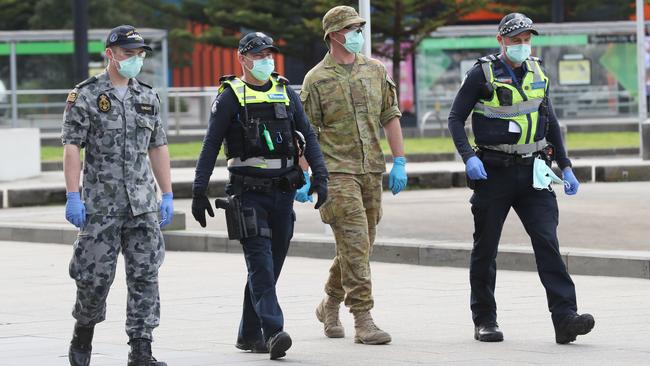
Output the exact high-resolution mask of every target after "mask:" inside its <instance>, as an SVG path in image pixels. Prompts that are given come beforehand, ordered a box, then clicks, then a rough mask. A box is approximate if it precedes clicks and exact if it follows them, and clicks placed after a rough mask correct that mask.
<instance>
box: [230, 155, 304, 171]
mask: <svg viewBox="0 0 650 366" xmlns="http://www.w3.org/2000/svg"><path fill="white" fill-rule="evenodd" d="M293 160H294V159H293V158H282V159H266V158H264V157H257V156H256V157H252V158H248V159H246V160H241V158H230V159H228V167H229V168H233V167H240V166H250V167H254V168H261V169H283V168H288V167H292V166H293V164H294V161H293Z"/></svg>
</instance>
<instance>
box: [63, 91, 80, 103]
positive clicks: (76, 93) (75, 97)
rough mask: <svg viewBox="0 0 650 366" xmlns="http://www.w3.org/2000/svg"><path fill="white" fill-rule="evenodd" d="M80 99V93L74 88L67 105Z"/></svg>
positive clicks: (69, 94)
mask: <svg viewBox="0 0 650 366" xmlns="http://www.w3.org/2000/svg"><path fill="white" fill-rule="evenodd" d="M78 97H79V91H78V90H77V88H74V89H72V90H70V93H68V98H67V99H66V100H65V101H66V102H67V103H71V104H72V103H74V102H76V101H77V98H78Z"/></svg>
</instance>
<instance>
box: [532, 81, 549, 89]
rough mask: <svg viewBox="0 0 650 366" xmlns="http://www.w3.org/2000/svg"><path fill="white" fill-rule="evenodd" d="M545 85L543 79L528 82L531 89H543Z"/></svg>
mask: <svg viewBox="0 0 650 366" xmlns="http://www.w3.org/2000/svg"><path fill="white" fill-rule="evenodd" d="M545 86H546V82H544V81H543V80H542V81H536V82H534V83H532V84H530V87H531V88H532V89H544V87H545Z"/></svg>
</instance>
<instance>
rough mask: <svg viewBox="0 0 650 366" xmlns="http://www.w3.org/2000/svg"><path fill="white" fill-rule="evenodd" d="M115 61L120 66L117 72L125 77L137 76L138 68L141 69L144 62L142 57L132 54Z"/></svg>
mask: <svg viewBox="0 0 650 366" xmlns="http://www.w3.org/2000/svg"><path fill="white" fill-rule="evenodd" d="M115 61H116V62H117V63H118V64H119V65H120V68H119V69H118V70H117V72H119V73H120V75H122V76H124V77H125V78H127V79H131V78H134V77H136V76H138V74H139V73H140V70H142V65H143V64H144V58H142V57H140V56H133V57H129V58H127V59H126V60H122V61H117V60H115Z"/></svg>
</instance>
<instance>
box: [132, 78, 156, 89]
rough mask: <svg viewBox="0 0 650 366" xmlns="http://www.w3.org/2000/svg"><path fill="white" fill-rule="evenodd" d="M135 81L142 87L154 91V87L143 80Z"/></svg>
mask: <svg viewBox="0 0 650 366" xmlns="http://www.w3.org/2000/svg"><path fill="white" fill-rule="evenodd" d="M135 80H137V81H138V84H140V85H142V86H146V87H147V88H149V89H153V87H152V86H151V85H149V84H147V83H145V82H143V81H142V80H140V79H135Z"/></svg>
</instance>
